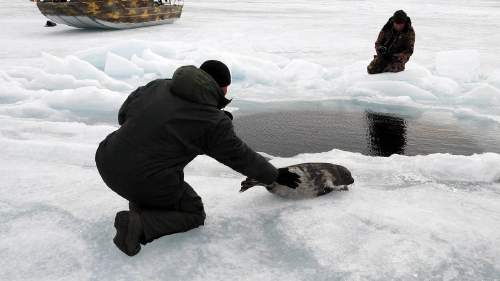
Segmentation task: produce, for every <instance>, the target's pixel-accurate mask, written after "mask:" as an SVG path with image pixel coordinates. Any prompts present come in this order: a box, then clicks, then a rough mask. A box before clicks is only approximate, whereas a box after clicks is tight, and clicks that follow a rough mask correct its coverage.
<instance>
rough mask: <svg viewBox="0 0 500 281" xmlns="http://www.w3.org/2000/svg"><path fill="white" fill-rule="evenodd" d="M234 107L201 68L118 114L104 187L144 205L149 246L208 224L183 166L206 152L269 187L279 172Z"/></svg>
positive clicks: (146, 89)
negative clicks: (245, 131) (257, 148)
mask: <svg viewBox="0 0 500 281" xmlns="http://www.w3.org/2000/svg"><path fill="white" fill-rule="evenodd" d="M228 103H229V100H227V99H226V98H225V97H224V93H223V92H222V90H221V88H220V87H219V86H218V85H217V83H216V82H215V80H213V79H212V77H211V76H210V75H208V74H207V73H205V72H204V71H202V70H200V69H198V68H196V67H194V66H183V67H180V68H179V69H177V70H176V72H175V73H174V76H173V78H172V79H159V80H155V81H152V82H150V83H149V84H147V85H145V86H142V87H139V88H138V89H137V90H135V91H134V92H133V93H131V94H130V96H129V97H128V98H127V99H126V101H125V102H124V104H123V105H122V107H121V108H120V111H119V114H118V123H119V125H121V127H120V128H119V129H118V130H116V131H115V132H113V133H111V134H110V135H109V136H107V137H106V139H104V140H103V141H102V142H101V143H100V145H99V148H98V149H97V152H96V156H95V160H96V164H97V168H98V170H99V173H100V174H101V177H102V178H103V180H104V182H105V183H106V184H107V185H108V186H109V187H110V188H111V189H112V190H113V191H115V192H116V193H118V194H119V195H121V196H122V197H123V198H125V199H127V200H129V201H130V202H131V203H133V204H134V205H136V206H138V207H139V209H140V210H141V211H140V215H141V220H142V223H143V227H144V234H145V241H143V242H144V243H147V242H150V241H152V240H154V239H156V238H159V237H161V236H164V235H168V234H172V233H177V232H184V231H188V230H190V229H192V228H195V227H198V226H200V225H202V224H203V222H204V220H205V212H204V210H203V203H202V201H201V198H200V197H199V196H198V195H197V194H196V192H195V191H194V190H193V189H192V188H191V186H189V184H187V183H186V182H185V181H184V174H183V169H184V167H185V166H186V165H187V164H188V163H189V162H191V161H192V160H193V159H194V158H195V157H196V156H197V155H201V154H206V155H208V156H210V157H213V158H215V159H216V160H217V161H219V162H221V163H223V164H225V165H227V166H229V167H231V168H232V169H234V170H236V171H237V172H240V173H242V174H244V175H245V176H248V177H251V178H254V179H256V180H258V181H260V182H262V183H266V184H270V183H272V182H273V181H274V180H275V179H276V177H277V175H278V171H277V169H276V168H275V167H274V166H273V165H271V164H270V163H269V162H268V161H267V160H266V159H264V158H263V157H262V156H261V155H259V154H257V153H256V152H254V151H253V150H252V149H251V148H250V147H248V146H247V145H246V144H245V143H244V142H243V141H241V140H240V139H239V138H238V137H237V136H236V134H235V132H234V130H233V125H232V121H231V119H230V118H229V117H228V116H227V115H226V114H224V112H223V111H222V110H221V108H223V107H225V106H226V105H227V104H228Z"/></svg>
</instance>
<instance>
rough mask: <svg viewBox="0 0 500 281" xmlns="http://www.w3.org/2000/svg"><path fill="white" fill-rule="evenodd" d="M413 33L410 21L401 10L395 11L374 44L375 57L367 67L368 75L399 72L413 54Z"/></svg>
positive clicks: (403, 68)
mask: <svg viewBox="0 0 500 281" xmlns="http://www.w3.org/2000/svg"><path fill="white" fill-rule="evenodd" d="M414 45H415V31H414V29H413V27H412V25H411V19H410V17H408V16H407V15H406V13H405V12H404V11H402V10H399V11H396V12H395V13H394V16H392V17H391V18H390V19H389V21H388V22H387V23H386V24H385V25H384V27H383V28H382V31H380V34H379V35H378V39H377V42H375V51H376V52H377V55H376V56H375V57H374V59H373V61H372V62H371V63H370V65H368V73H369V74H377V73H383V72H401V71H403V70H405V64H406V63H407V62H408V60H409V59H410V57H411V55H412V54H413V46H414Z"/></svg>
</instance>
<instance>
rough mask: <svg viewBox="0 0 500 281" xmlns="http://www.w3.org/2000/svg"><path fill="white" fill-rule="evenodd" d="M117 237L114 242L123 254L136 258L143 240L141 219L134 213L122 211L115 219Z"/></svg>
mask: <svg viewBox="0 0 500 281" xmlns="http://www.w3.org/2000/svg"><path fill="white" fill-rule="evenodd" d="M115 228H116V235H115V238H113V242H114V243H115V245H116V246H117V247H118V249H120V250H121V251H122V252H124V253H125V254H127V255H129V256H135V255H136V254H137V253H139V251H140V250H141V245H140V244H139V242H140V241H141V240H142V239H143V236H144V229H143V226H142V222H141V217H140V216H139V214H138V213H136V212H133V211H121V212H118V213H117V214H116V217H115Z"/></svg>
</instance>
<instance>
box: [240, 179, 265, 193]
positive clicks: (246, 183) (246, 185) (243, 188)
mask: <svg viewBox="0 0 500 281" xmlns="http://www.w3.org/2000/svg"><path fill="white" fill-rule="evenodd" d="M256 185H262V184H261V183H259V182H258V181H257V180H254V179H251V178H247V179H246V180H244V181H242V182H241V189H240V192H245V191H247V189H249V188H251V187H254V186H256Z"/></svg>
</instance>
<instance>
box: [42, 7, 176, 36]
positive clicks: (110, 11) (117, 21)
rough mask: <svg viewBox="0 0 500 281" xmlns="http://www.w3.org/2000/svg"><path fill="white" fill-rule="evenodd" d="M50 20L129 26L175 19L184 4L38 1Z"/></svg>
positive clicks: (86, 25) (98, 26)
mask: <svg viewBox="0 0 500 281" xmlns="http://www.w3.org/2000/svg"><path fill="white" fill-rule="evenodd" d="M37 6H38V9H39V10H40V12H41V13H42V14H43V15H44V16H45V17H47V18H48V19H50V20H51V21H53V22H55V23H59V24H65V25H69V26H73V27H77V28H90V29H127V28H137V27H143V26H152V25H159V24H167V23H172V22H174V21H175V20H177V19H178V18H180V16H181V13H182V5H156V4H154V3H153V1H152V0H151V1H149V0H131V1H124V0H104V1H103V0H73V1H70V2H47V1H45V2H37Z"/></svg>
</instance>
